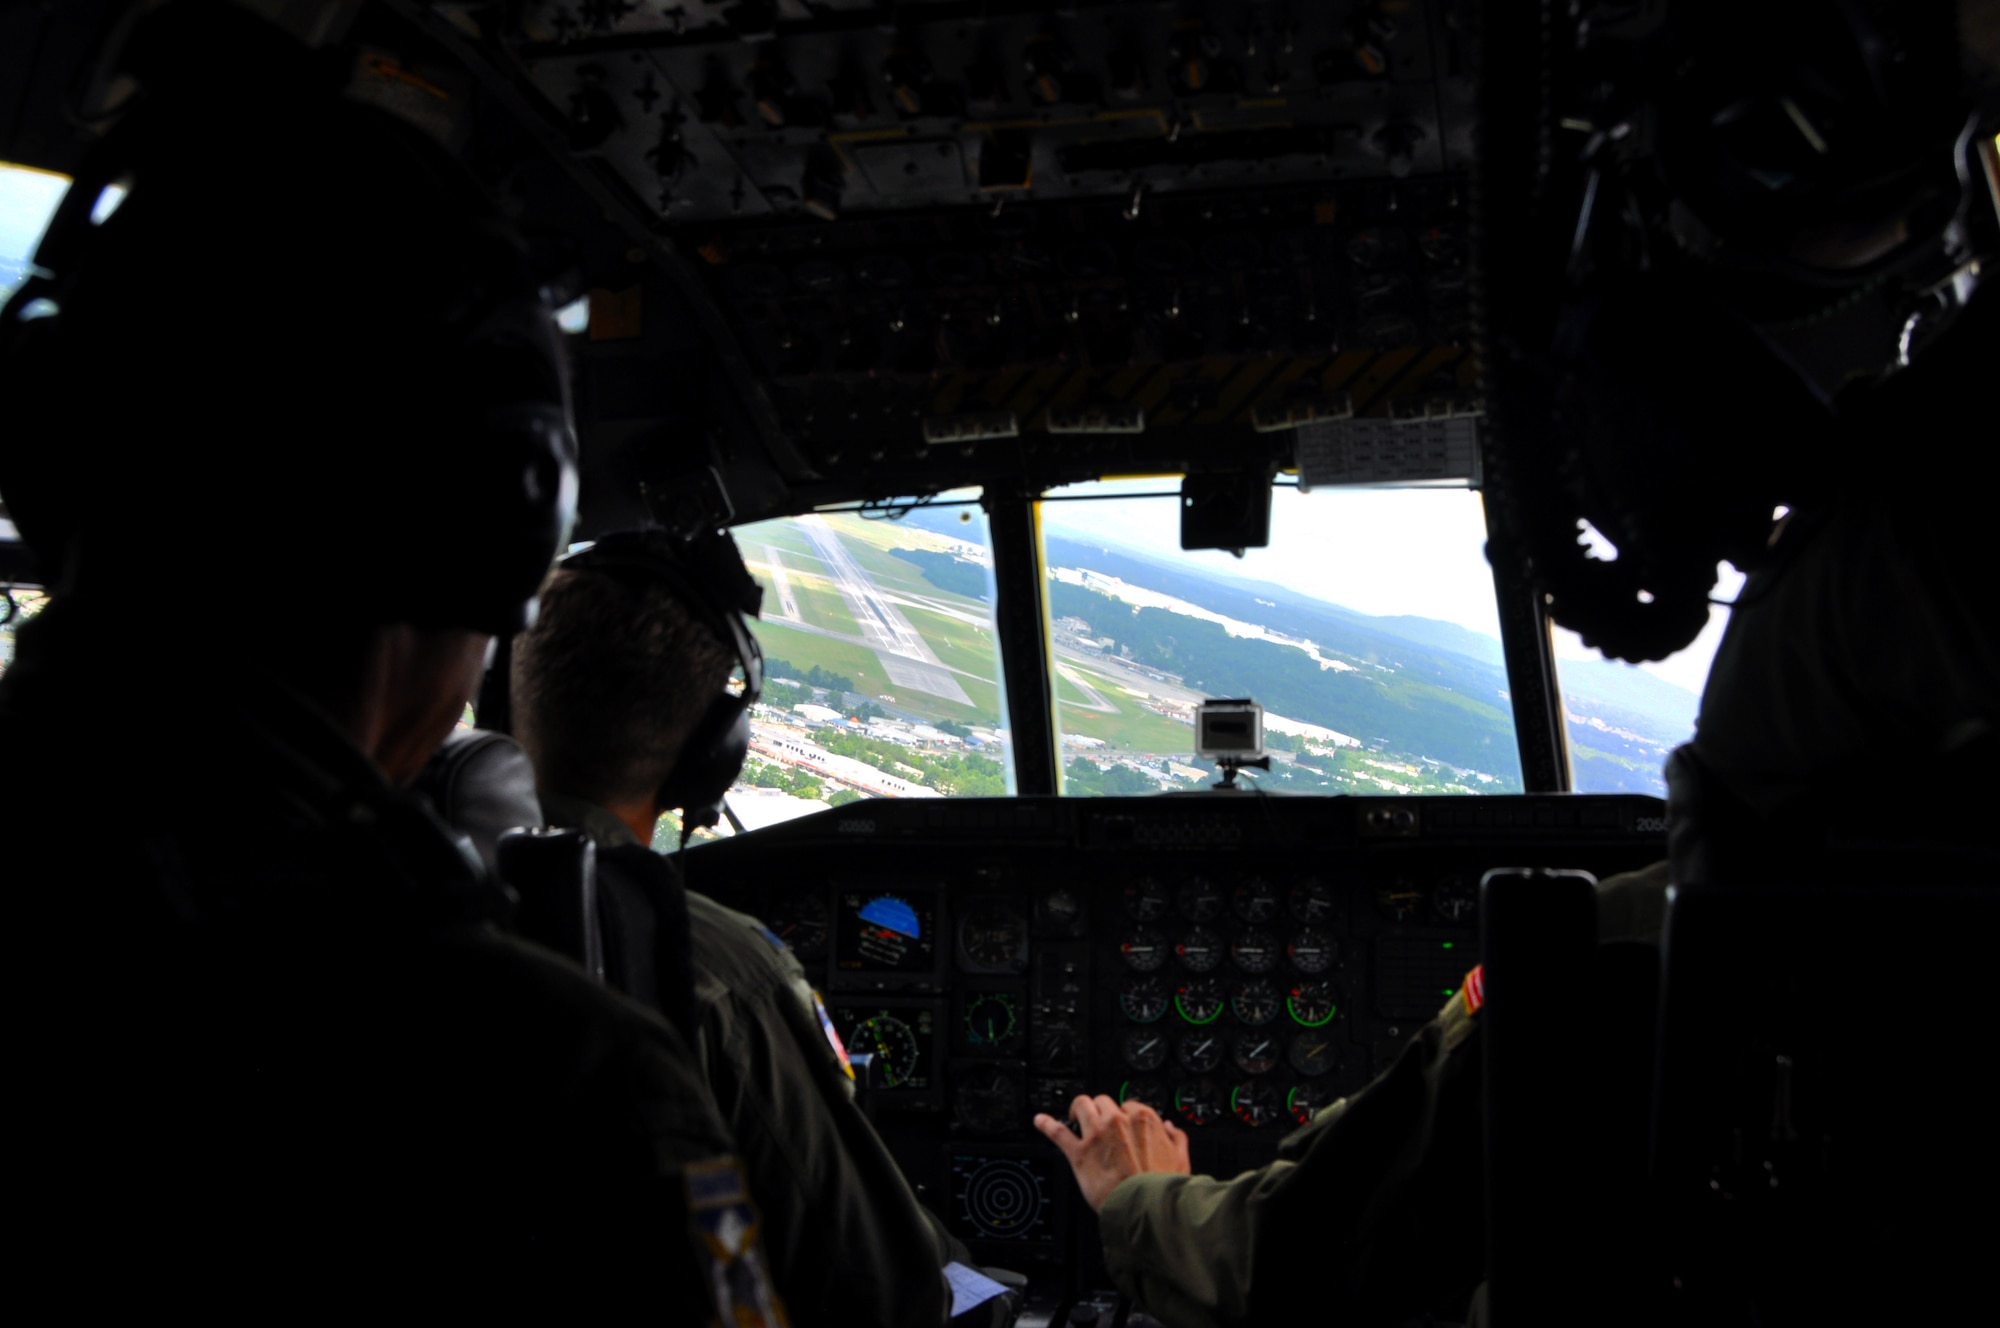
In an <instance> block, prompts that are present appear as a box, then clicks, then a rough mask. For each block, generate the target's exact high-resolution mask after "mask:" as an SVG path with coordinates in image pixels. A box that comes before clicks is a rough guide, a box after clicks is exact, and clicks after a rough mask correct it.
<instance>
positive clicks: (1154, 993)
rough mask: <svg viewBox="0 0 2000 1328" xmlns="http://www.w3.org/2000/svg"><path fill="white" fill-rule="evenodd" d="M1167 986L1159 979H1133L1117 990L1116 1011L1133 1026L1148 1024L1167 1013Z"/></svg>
mask: <svg viewBox="0 0 2000 1328" xmlns="http://www.w3.org/2000/svg"><path fill="white" fill-rule="evenodd" d="M1168 999H1169V998H1168V996H1167V984H1166V983H1165V982H1164V981H1163V980H1161V979H1159V978H1133V979H1132V980H1131V981H1129V982H1127V983H1126V984H1125V985H1124V986H1123V987H1120V988H1119V989H1118V1009H1119V1011H1120V1012H1121V1013H1123V1014H1124V1016H1125V1017H1126V1018H1127V1019H1130V1020H1131V1021H1132V1022H1133V1023H1135V1024H1150V1023H1153V1022H1154V1021H1156V1020H1157V1019H1159V1017H1160V1016H1161V1015H1163V1014H1165V1013H1166V1012H1167V1001H1168Z"/></svg>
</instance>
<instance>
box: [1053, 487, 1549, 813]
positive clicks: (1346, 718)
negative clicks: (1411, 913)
mask: <svg viewBox="0 0 2000 1328" xmlns="http://www.w3.org/2000/svg"><path fill="white" fill-rule="evenodd" d="M1177 489H1178V481H1174V480H1167V481H1158V480H1152V481H1119V482H1106V483H1100V484H1086V485H1075V486H1071V487H1069V488H1065V489H1061V490H1058V491H1056V492H1055V493H1053V494H1051V495H1050V499H1049V501H1046V502H1044V503H1043V505H1042V530H1043V539H1044V548H1045V556H1046V559H1047V564H1048V570H1049V578H1050V580H1049V616H1050V618H1051V620H1052V624H1053V629H1052V646H1053V650H1054V663H1055V672H1056V677H1057V686H1056V700H1057V721H1058V726H1059V728H1060V730H1061V735H1062V762H1063V790H1064V792H1066V793H1071V794H1131V793H1152V792H1158V791H1161V790H1164V789H1196V788H1202V787H1205V786H1206V785H1207V784H1209V783H1212V782H1214V777H1215V770H1214V767H1213V766H1212V764H1210V763H1209V762H1206V761H1200V760H1196V759H1195V758H1194V757H1193V755H1192V752H1193V748H1194V727H1193V725H1194V706H1195V704H1196V703H1197V702H1198V701H1200V700H1201V699H1202V698H1204V697H1249V698H1252V699H1254V700H1256V701H1258V702H1260V703H1261V704H1262V705H1263V706H1264V708H1265V719H1264V732H1265V738H1264V745H1265V747H1266V749H1267V750H1268V752H1269V753H1270V755H1271V757H1272V765H1271V769H1270V770H1269V771H1265V772H1258V773H1252V774H1246V775H1245V777H1244V778H1245V780H1246V782H1249V781H1254V782H1255V783H1256V784H1257V785H1258V786H1260V787H1263V788H1267V789H1275V790H1282V791H1284V792H1293V793H1319V794H1335V793H1384V792H1392V793H1502V792H1508V793H1518V792H1519V791H1520V790H1521V768H1520V756H1519V753H1518V750H1517V748H1516V745H1515V738H1514V718H1513V711H1512V708H1511V706H1510V704H1509V700H1508V695H1507V671H1506V666H1505V664H1504V662H1503V660H1502V656H1501V648H1500V640H1499V622H1498V615H1497V613H1496V611H1495V608H1494V600H1493V580H1492V575H1491V573H1490V572H1489V571H1488V570H1487V566H1486V562H1485V556H1484V553H1483V547H1484V543H1485V539H1486V524H1485V517H1484V514H1483V511H1482V509H1481V506H1480V500H1479V496H1478V495H1477V494H1475V493H1472V492H1470V491H1468V490H1465V489H1348V490H1318V491H1314V492H1302V491H1301V490H1299V489H1298V488H1297V487H1296V486H1293V485H1290V484H1287V483H1284V482H1282V481H1281V482H1280V484H1279V485H1278V487H1277V489H1276V491H1275V492H1274V493H1273V495H1272V509H1271V536H1270V544H1269V546H1268V547H1266V548H1261V549H1247V550H1245V551H1244V554H1243V557H1242V558H1241V559H1240V560H1239V559H1237V558H1236V557H1234V556H1232V555H1231V554H1230V553H1227V552H1223V551H1218V550H1203V551H1194V552H1190V551H1185V550H1183V549H1182V548H1181V547H1180V517H1179V513H1180V500H1179V498H1178V496H1177Z"/></svg>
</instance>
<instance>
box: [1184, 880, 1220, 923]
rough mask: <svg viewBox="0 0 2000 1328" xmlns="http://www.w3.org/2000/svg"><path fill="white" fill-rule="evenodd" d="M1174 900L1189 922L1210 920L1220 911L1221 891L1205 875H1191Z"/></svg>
mask: <svg viewBox="0 0 2000 1328" xmlns="http://www.w3.org/2000/svg"><path fill="white" fill-rule="evenodd" d="M1174 902H1175V903H1176V904H1177V905H1178V906H1179V908H1180V911H1181V916H1182V917H1184V918H1186V919H1187V920H1188V921H1189V922H1212V921H1214V920H1215V918H1216V917H1217V916H1218V915H1220V914H1221V912H1222V891H1221V890H1220V889H1218V888H1217V887H1216V884H1215V882H1213V881H1211V880H1209V879H1208V878H1207V877H1206V876H1191V877H1189V878H1188V881H1187V884H1185V885H1183V886H1182V887H1181V889H1180V893H1179V894H1178V895H1177V896H1175V900H1174Z"/></svg>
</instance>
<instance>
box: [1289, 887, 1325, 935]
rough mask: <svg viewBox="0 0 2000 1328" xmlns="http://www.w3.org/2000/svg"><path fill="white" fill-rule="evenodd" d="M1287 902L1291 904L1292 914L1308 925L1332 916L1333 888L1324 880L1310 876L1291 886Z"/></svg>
mask: <svg viewBox="0 0 2000 1328" xmlns="http://www.w3.org/2000/svg"><path fill="white" fill-rule="evenodd" d="M1287 902H1289V903H1290V904H1291V907H1292V916H1293V917H1295V918H1297V919H1298V920H1299V921H1300V922H1303V923H1305V924H1306V925H1307V926H1309V927H1310V926H1313V925H1314V924H1316V923H1321V922H1328V921H1331V920H1332V918H1333V890H1332V889H1331V888H1330V887H1328V885H1327V884H1326V882H1325V881H1320V880H1315V879H1313V878H1311V877H1308V878H1307V879H1305V880H1303V881H1300V882H1299V883H1298V884H1297V885H1295V886H1293V887H1292V890H1291V894H1290V895H1289V897H1288V899H1287Z"/></svg>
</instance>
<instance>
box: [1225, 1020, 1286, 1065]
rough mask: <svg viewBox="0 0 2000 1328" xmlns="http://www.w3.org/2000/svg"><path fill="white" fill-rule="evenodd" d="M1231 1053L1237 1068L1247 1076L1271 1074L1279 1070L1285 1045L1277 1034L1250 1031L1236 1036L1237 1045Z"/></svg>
mask: <svg viewBox="0 0 2000 1328" xmlns="http://www.w3.org/2000/svg"><path fill="white" fill-rule="evenodd" d="M1230 1050H1231V1052H1232V1053H1233V1054H1234V1055H1235V1057H1236V1068H1237V1069H1239V1070H1241V1071H1243V1073H1245V1074H1269V1073H1270V1072H1271V1071H1273V1070H1275V1069H1277V1068H1278V1057H1279V1055H1280V1054H1282V1052H1283V1051H1284V1043H1282V1042H1280V1041H1279V1040H1278V1035H1277V1034H1276V1033H1266V1032H1264V1031H1263V1030H1261V1029H1250V1030H1249V1031H1247V1032H1243V1033H1238V1034H1237V1035H1236V1045H1235V1046H1234V1047H1232V1048H1231V1049H1230Z"/></svg>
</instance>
